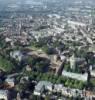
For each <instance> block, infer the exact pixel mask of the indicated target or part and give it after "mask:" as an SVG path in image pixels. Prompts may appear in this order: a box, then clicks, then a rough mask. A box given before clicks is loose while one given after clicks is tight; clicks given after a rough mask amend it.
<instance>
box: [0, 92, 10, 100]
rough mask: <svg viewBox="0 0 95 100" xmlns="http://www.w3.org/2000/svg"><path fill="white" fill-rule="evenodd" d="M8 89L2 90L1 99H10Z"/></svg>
mask: <svg viewBox="0 0 95 100" xmlns="http://www.w3.org/2000/svg"><path fill="white" fill-rule="evenodd" d="M8 97H9V95H8V91H7V90H0V100H8Z"/></svg>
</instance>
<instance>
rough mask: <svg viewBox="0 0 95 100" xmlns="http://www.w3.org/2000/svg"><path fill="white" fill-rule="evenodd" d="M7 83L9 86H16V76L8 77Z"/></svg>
mask: <svg viewBox="0 0 95 100" xmlns="http://www.w3.org/2000/svg"><path fill="white" fill-rule="evenodd" d="M5 83H6V84H7V85H8V86H10V87H14V86H15V80H14V78H7V79H6V80H5Z"/></svg>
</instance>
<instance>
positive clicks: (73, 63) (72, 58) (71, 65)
mask: <svg viewBox="0 0 95 100" xmlns="http://www.w3.org/2000/svg"><path fill="white" fill-rule="evenodd" d="M70 67H71V69H73V70H75V67H76V63H75V55H74V54H73V55H72V56H71V57H70Z"/></svg>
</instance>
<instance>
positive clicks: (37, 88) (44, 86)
mask: <svg viewBox="0 0 95 100" xmlns="http://www.w3.org/2000/svg"><path fill="white" fill-rule="evenodd" d="M52 85H53V84H52V83H51V82H47V81H40V82H39V83H38V84H37V85H36V86H35V90H34V95H38V96H40V95H41V94H42V93H43V91H44V90H45V89H46V90H49V91H52Z"/></svg>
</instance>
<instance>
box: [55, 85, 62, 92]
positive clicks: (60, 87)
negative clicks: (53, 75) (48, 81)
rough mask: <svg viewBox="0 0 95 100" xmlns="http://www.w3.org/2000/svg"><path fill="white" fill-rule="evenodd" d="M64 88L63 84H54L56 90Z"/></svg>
mask: <svg viewBox="0 0 95 100" xmlns="http://www.w3.org/2000/svg"><path fill="white" fill-rule="evenodd" d="M62 88H63V84H55V85H54V91H56V92H60V91H62Z"/></svg>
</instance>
